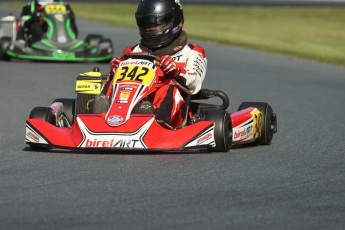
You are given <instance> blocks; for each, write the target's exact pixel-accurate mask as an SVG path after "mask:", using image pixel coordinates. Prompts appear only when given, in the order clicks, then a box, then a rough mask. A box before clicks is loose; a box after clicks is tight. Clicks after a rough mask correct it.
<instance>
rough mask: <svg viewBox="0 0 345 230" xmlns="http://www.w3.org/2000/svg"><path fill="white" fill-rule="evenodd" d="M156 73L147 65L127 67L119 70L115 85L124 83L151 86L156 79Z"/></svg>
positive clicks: (116, 74)
mask: <svg viewBox="0 0 345 230" xmlns="http://www.w3.org/2000/svg"><path fill="white" fill-rule="evenodd" d="M154 76H155V71H154V70H153V68H152V67H151V66H147V65H145V66H144V65H125V66H120V67H119V68H117V70H116V73H115V77H114V83H119V82H122V81H126V82H133V83H140V84H143V85H150V84H151V82H152V80H153V79H154Z"/></svg>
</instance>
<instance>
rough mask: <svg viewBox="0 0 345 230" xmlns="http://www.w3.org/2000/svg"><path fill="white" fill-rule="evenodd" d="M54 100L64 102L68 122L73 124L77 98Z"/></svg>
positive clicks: (64, 111)
mask: <svg viewBox="0 0 345 230" xmlns="http://www.w3.org/2000/svg"><path fill="white" fill-rule="evenodd" d="M54 102H61V103H62V104H63V113H64V114H65V116H66V118H67V120H68V123H69V124H70V125H72V124H73V123H74V120H75V118H76V116H75V114H76V108H75V99H70V98H57V99H55V100H54V101H53V103H54Z"/></svg>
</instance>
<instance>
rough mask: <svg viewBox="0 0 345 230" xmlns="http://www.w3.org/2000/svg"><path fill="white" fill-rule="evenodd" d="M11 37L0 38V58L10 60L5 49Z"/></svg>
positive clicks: (8, 45)
mask: <svg viewBox="0 0 345 230" xmlns="http://www.w3.org/2000/svg"><path fill="white" fill-rule="evenodd" d="M11 41H12V39H11V38H10V37H1V38H0V60H3V61H10V60H11V56H10V55H8V54H7V50H8V48H9V47H10V44H11Z"/></svg>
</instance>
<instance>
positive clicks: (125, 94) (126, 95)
mask: <svg viewBox="0 0 345 230" xmlns="http://www.w3.org/2000/svg"><path fill="white" fill-rule="evenodd" d="M130 95H131V93H130V92H121V93H120V97H121V98H129V96H130Z"/></svg>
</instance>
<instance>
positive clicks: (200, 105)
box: [25, 53, 277, 152]
mask: <svg viewBox="0 0 345 230" xmlns="http://www.w3.org/2000/svg"><path fill="white" fill-rule="evenodd" d="M125 58H126V60H124V61H123V62H121V63H120V66H119V68H118V69H117V70H116V73H115V76H114V78H113V81H112V84H113V88H114V93H113V95H114V96H113V97H112V98H111V100H110V101H109V100H108V99H106V98H105V97H102V96H101V95H102V94H100V92H101V86H102V80H105V79H104V78H105V77H104V76H102V74H101V73H100V72H99V69H98V68H95V69H94V70H93V71H92V72H86V73H83V74H81V75H79V76H78V78H77V81H76V92H77V97H76V99H66V98H59V99H56V100H55V101H54V102H53V103H52V104H51V105H50V107H36V108H34V109H33V110H32V111H31V114H30V117H29V118H28V119H27V121H26V137H25V142H26V143H27V144H29V145H30V146H31V148H32V149H55V148H63V149H71V150H105V151H112V152H123V151H125V150H130V151H141V150H145V151H149V152H152V151H162V152H165V151H175V152H176V151H177V152H182V151H192V150H193V151H195V150H201V151H205V150H207V151H217V152H226V151H228V150H229V149H230V148H231V146H232V145H241V144H248V143H254V144H260V145H267V144H269V143H270V142H271V140H272V138H273V134H274V133H276V132H277V118H276V115H275V114H274V113H273V111H272V108H271V106H269V105H268V104H267V103H263V102H244V103H242V104H241V105H240V106H239V109H238V111H237V112H234V113H232V114H229V113H228V112H226V109H227V108H228V106H229V99H228V97H227V95H226V94H225V93H223V92H221V91H219V90H207V89H202V90H201V91H200V92H199V93H198V94H196V95H192V96H190V95H185V100H186V103H185V106H186V108H185V111H186V113H185V118H184V121H183V124H182V125H180V126H179V127H171V126H170V125H169V124H167V123H165V122H164V121H159V120H157V119H156V117H155V115H154V113H153V109H152V105H151V104H150V101H148V98H149V97H148V96H149V95H150V94H152V93H154V92H155V91H156V89H157V88H158V87H160V86H161V85H162V84H169V81H170V80H168V79H167V80H162V79H164V78H162V77H161V76H162V75H163V72H162V70H161V69H160V66H159V63H158V62H157V61H156V57H155V56H153V55H151V54H147V53H136V54H127V55H125ZM212 97H217V98H220V99H221V101H222V103H221V104H208V103H204V101H205V100H207V99H209V98H212ZM200 100H203V101H200ZM96 105H98V107H97V106H96ZM95 108H96V109H95Z"/></svg>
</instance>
